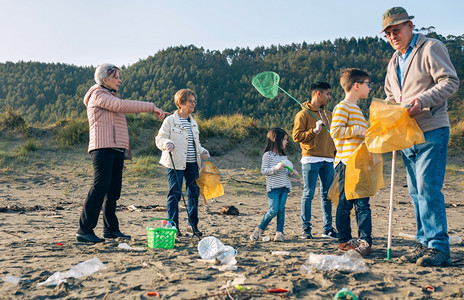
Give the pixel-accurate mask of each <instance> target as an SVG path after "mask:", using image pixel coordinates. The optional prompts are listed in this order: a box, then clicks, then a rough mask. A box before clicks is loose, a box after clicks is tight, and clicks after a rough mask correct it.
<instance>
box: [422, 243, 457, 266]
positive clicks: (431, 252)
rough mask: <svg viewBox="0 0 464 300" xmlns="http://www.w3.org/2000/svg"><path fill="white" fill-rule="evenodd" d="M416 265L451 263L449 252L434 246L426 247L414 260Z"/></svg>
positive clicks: (445, 264)
mask: <svg viewBox="0 0 464 300" xmlns="http://www.w3.org/2000/svg"><path fill="white" fill-rule="evenodd" d="M416 264H417V265H418V266H423V267H432V266H449V265H451V264H452V262H451V257H450V256H449V254H447V253H445V252H443V251H440V250H438V249H435V248H428V249H427V250H426V251H425V253H424V255H423V256H422V257H421V258H419V259H418V260H417V262H416Z"/></svg>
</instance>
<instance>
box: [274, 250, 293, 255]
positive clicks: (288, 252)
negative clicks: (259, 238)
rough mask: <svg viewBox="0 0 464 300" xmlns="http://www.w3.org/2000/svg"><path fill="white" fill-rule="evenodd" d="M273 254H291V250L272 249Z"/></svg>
mask: <svg viewBox="0 0 464 300" xmlns="http://www.w3.org/2000/svg"><path fill="white" fill-rule="evenodd" d="M272 255H290V251H272Z"/></svg>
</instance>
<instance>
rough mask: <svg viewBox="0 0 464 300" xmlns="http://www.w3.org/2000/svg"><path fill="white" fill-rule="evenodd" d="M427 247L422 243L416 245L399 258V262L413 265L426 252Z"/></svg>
mask: <svg viewBox="0 0 464 300" xmlns="http://www.w3.org/2000/svg"><path fill="white" fill-rule="evenodd" d="M427 249H428V248H427V246H425V245H424V244H422V243H416V246H415V247H414V249H412V250H411V251H409V252H408V253H406V254H405V255H403V256H401V257H400V261H401V262H408V263H415V262H416V261H417V260H418V259H419V258H421V257H422V256H424V254H425V252H427Z"/></svg>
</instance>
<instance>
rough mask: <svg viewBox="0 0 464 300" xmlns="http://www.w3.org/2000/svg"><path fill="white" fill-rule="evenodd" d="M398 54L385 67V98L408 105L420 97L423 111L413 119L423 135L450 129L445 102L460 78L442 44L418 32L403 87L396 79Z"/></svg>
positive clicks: (454, 90)
mask: <svg viewBox="0 0 464 300" xmlns="http://www.w3.org/2000/svg"><path fill="white" fill-rule="evenodd" d="M399 54H400V52H399V51H396V52H395V53H394V54H393V56H392V58H391V60H390V63H389V64H388V67H387V76H386V77H385V93H386V94H387V99H388V100H391V101H396V102H398V103H400V102H402V103H405V104H407V103H409V102H411V100H412V99H414V98H419V99H420V102H421V103H422V112H421V113H420V114H419V115H417V116H415V117H414V118H415V119H416V121H417V124H418V125H419V127H420V128H421V129H422V131H423V132H427V131H431V130H434V129H437V128H441V127H449V126H450V123H449V119H448V112H447V100H448V98H449V97H450V96H451V95H452V94H454V92H456V90H457V89H458V87H459V79H458V77H457V74H456V70H455V69H454V66H453V64H452V63H451V60H450V57H449V54H448V50H447V49H446V47H445V45H443V43H442V42H440V41H439V40H436V39H432V38H428V37H426V36H424V35H422V34H420V33H418V36H417V41H416V45H415V47H414V48H413V50H412V52H411V54H410V59H409V62H408V65H407V66H406V73H405V76H404V80H403V87H402V88H401V87H400V83H399V80H398V55H399Z"/></svg>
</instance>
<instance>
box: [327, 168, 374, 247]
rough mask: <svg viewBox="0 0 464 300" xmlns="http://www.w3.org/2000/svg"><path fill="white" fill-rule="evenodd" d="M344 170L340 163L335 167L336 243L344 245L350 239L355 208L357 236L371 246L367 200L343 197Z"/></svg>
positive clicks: (369, 212)
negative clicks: (352, 215)
mask: <svg viewBox="0 0 464 300" xmlns="http://www.w3.org/2000/svg"><path fill="white" fill-rule="evenodd" d="M345 169H346V165H345V164H344V163H342V162H340V163H338V165H337V166H336V167H335V172H337V174H338V185H339V189H340V198H339V200H338V206H337V215H336V218H335V219H336V225H337V230H338V242H339V243H346V242H348V241H349V240H351V239H352V236H351V220H350V212H351V209H352V208H353V206H354V208H355V212H356V221H357V223H358V236H359V238H360V239H362V240H365V241H366V242H368V243H369V245H372V215H371V207H370V204H369V198H359V199H353V200H347V199H346V196H345Z"/></svg>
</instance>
